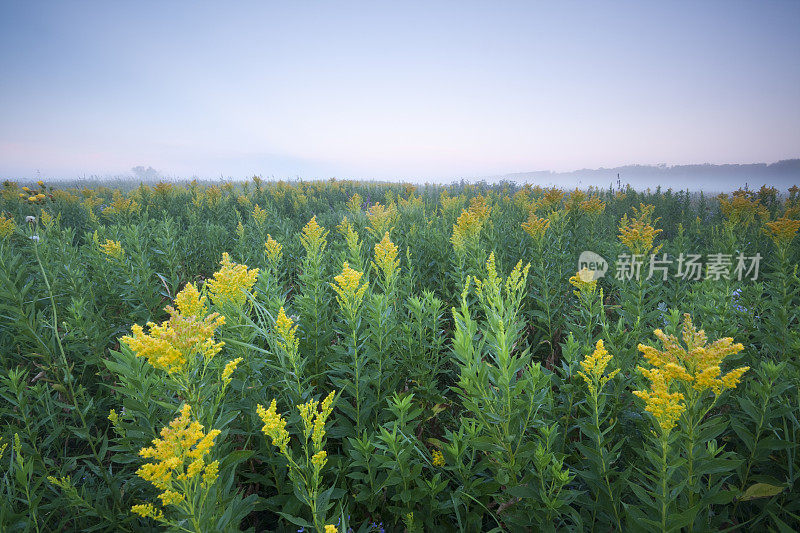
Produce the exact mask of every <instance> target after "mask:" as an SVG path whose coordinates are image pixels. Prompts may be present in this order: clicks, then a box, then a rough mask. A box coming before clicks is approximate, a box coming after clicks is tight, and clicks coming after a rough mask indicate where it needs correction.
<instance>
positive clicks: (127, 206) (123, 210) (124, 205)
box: [103, 189, 139, 215]
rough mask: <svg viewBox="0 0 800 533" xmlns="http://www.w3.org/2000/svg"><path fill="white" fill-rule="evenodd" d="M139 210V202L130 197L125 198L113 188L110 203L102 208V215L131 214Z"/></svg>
mask: <svg viewBox="0 0 800 533" xmlns="http://www.w3.org/2000/svg"><path fill="white" fill-rule="evenodd" d="M138 212H139V204H137V203H136V201H135V200H133V199H131V198H125V197H124V196H123V195H122V193H121V192H120V191H119V190H116V189H115V190H114V195H113V197H112V200H111V203H109V204H108V206H107V207H106V208H105V209H103V214H104V215H131V214H133V213H138Z"/></svg>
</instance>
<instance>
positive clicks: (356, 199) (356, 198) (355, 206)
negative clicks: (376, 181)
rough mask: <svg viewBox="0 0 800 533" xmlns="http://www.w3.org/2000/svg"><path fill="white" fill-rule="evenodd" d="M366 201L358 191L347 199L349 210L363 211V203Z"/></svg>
mask: <svg viewBox="0 0 800 533" xmlns="http://www.w3.org/2000/svg"><path fill="white" fill-rule="evenodd" d="M363 203H364V200H363V199H362V198H361V195H360V194H358V193H354V194H353V196H351V197H350V198H349V199H348V200H347V210H348V211H350V212H351V213H353V214H355V213H359V212H360V211H361V205H362V204H363Z"/></svg>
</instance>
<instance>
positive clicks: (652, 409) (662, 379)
mask: <svg viewBox="0 0 800 533" xmlns="http://www.w3.org/2000/svg"><path fill="white" fill-rule="evenodd" d="M639 371H640V372H641V373H642V374H643V375H644V376H645V377H646V378H647V379H649V380H650V389H651V390H649V391H638V390H635V391H633V394H634V395H636V396H637V397H639V398H641V399H642V400H644V401H645V410H646V411H647V412H648V413H650V414H651V415H653V417H654V418H655V419H656V422H657V423H658V425H659V427H661V429H662V431H663V432H664V433H669V432H670V431H672V428H674V427H675V424H677V422H678V419H679V418H680V417H681V414H683V412H684V411H685V410H686V404H685V403H683V400H684V396H683V394H681V393H680V392H673V393H671V392H669V382H668V381H667V379H666V376H664V374H663V373H662V372H661V371H660V370H659V369H658V368H653V369H649V370H648V369H646V368H642V367H639Z"/></svg>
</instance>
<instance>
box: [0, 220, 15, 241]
mask: <svg viewBox="0 0 800 533" xmlns="http://www.w3.org/2000/svg"><path fill="white" fill-rule="evenodd" d="M15 229H17V223H16V222H14V219H13V218H12V217H10V216H9V217H6V216H5V215H0V239H5V238H8V237H10V236H11V235H12V234H13V233H14V230H15Z"/></svg>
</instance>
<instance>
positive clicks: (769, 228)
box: [764, 216, 800, 249]
mask: <svg viewBox="0 0 800 533" xmlns="http://www.w3.org/2000/svg"><path fill="white" fill-rule="evenodd" d="M765 226H766V227H765V228H764V233H766V234H767V236H768V237H769V238H770V239H772V242H774V243H775V246H777V247H778V248H779V249H783V248H786V247H788V246H789V243H791V242H792V240H793V239H794V236H795V235H797V230H798V229H800V220H792V219H790V218H787V217H786V216H783V217H781V218H779V219H778V220H776V221H775V222H767V223H766V224H765Z"/></svg>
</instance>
